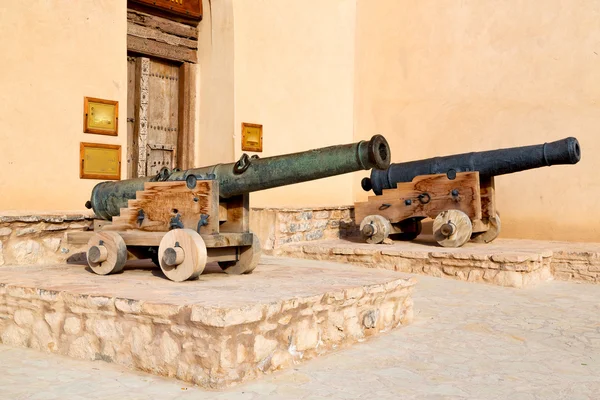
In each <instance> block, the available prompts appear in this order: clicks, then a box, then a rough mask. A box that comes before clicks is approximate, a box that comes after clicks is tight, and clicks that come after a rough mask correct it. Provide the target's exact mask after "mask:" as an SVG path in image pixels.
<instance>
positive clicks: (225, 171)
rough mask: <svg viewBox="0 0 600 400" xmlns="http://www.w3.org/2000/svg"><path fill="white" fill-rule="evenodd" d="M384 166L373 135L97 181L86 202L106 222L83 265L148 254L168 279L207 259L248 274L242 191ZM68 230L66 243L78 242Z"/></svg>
mask: <svg viewBox="0 0 600 400" xmlns="http://www.w3.org/2000/svg"><path fill="white" fill-rule="evenodd" d="M389 164H390V148H389V145H388V143H387V141H386V140H385V138H384V137H383V136H381V135H375V136H373V137H372V138H371V140H369V141H360V142H357V143H352V144H345V145H338V146H330V147H324V148H320V149H315V150H309V151H304V152H298V153H294V154H287V155H281V156H275V157H265V158H258V157H257V156H252V157H249V156H248V155H246V154H243V155H242V157H241V158H240V159H239V160H238V161H237V162H235V163H229V164H217V165H212V166H208V167H202V168H194V169H189V170H185V171H180V170H173V171H171V170H169V169H167V168H163V169H162V170H161V171H160V172H159V173H158V174H157V175H156V176H149V177H141V178H135V179H128V180H122V181H107V182H101V183H98V184H97V185H96V186H95V187H94V188H93V190H92V194H91V199H90V200H89V201H88V202H87V203H86V207H88V208H92V209H93V210H94V213H95V214H96V216H97V217H98V218H101V219H104V220H110V221H111V222H110V223H107V224H106V225H104V226H103V227H102V229H100V230H98V231H97V232H94V233H93V234H92V236H91V237H87V238H85V239H86V240H87V241H86V242H84V243H87V246H88V247H87V248H88V250H87V260H88V264H89V266H90V267H91V269H92V270H93V271H94V272H95V273H98V274H102V275H105V274H110V273H115V272H119V271H121V270H122V269H123V267H124V265H125V262H126V261H127V259H128V258H151V259H152V260H153V261H154V262H155V263H156V264H158V265H159V266H160V268H161V269H162V271H163V272H164V274H165V275H166V276H167V278H169V279H171V280H173V281H183V280H187V279H193V278H195V277H197V276H199V275H200V274H201V273H202V271H203V270H204V267H205V265H206V263H207V262H212V261H216V262H218V264H219V265H220V266H221V268H222V269H223V270H224V271H225V272H227V273H230V274H243V273H249V272H251V271H252V270H253V269H254V268H255V267H256V265H257V264H258V261H259V259H260V253H261V249H260V242H259V240H258V238H257V236H256V235H255V234H253V233H252V232H250V228H249V206H248V205H249V193H251V192H256V191H259V190H265V189H270V188H274V187H279V186H285V185H291V184H295V183H300V182H306V181H311V180H316V179H321V178H325V177H330V176H335V175H341V174H345V173H349V172H354V171H359V170H366V169H371V168H377V169H385V168H387V167H388V166H389ZM75 236H76V235H75ZM75 236H73V237H71V238H70V239H69V240H70V242H71V243H82V241H83V240H84V238H83V237H75Z"/></svg>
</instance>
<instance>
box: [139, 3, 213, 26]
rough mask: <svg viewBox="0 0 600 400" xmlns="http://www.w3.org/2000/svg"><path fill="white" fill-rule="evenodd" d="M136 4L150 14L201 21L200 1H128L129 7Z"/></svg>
mask: <svg viewBox="0 0 600 400" xmlns="http://www.w3.org/2000/svg"><path fill="white" fill-rule="evenodd" d="M136 3H137V4H139V5H141V6H143V7H146V8H147V9H148V10H152V11H151V12H160V13H161V14H164V15H169V16H171V15H172V16H175V17H180V18H184V19H186V20H193V21H199V20H201V19H202V0H128V6H129V7H133V6H134V5H135V4H136ZM155 10H156V11H155Z"/></svg>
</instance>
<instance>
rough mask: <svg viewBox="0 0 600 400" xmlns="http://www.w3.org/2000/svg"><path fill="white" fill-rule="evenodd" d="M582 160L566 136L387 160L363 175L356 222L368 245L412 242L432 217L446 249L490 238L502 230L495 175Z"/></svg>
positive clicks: (576, 146) (436, 235)
mask: <svg viewBox="0 0 600 400" xmlns="http://www.w3.org/2000/svg"><path fill="white" fill-rule="evenodd" d="M580 159H581V149H580V146H579V142H578V141H577V139H575V138H572V137H570V138H566V139H562V140H558V141H555V142H552V143H544V144H541V145H534V146H525V147H516V148H509V149H499V150H491V151H485V152H476V153H466V154H458V155H451V156H446V157H435V158H430V159H426V160H418V161H410V162H405V163H396V164H391V165H390V167H389V168H388V169H386V170H378V171H376V170H372V171H371V177H370V178H364V179H363V181H362V187H363V189H364V190H365V191H370V190H373V192H374V193H375V196H369V198H368V200H367V201H366V202H358V203H355V217H356V221H357V222H360V230H361V234H362V236H363V238H364V239H365V240H366V241H367V242H368V243H382V242H384V241H386V240H387V238H388V236H390V237H391V238H393V239H398V240H413V239H415V238H416V237H417V236H419V234H420V233H421V221H422V220H423V219H424V218H432V219H434V221H433V235H434V239H435V240H436V241H437V242H438V243H439V244H440V245H442V246H445V247H460V246H462V245H463V244H465V243H466V242H467V241H469V240H473V241H475V242H480V243H489V242H491V241H493V240H494V239H495V238H496V237H497V236H498V235H499V233H500V227H501V226H500V217H499V215H498V210H497V209H496V201H495V187H494V176H497V175H503V174H509V173H514V172H519V171H523V170H527V169H533V168H540V167H544V166H551V165H558V164H576V163H577V162H579V160H580Z"/></svg>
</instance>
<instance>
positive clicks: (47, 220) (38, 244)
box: [0, 211, 93, 266]
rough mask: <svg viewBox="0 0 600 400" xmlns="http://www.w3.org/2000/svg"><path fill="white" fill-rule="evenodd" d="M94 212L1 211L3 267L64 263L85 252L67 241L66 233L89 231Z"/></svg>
mask: <svg viewBox="0 0 600 400" xmlns="http://www.w3.org/2000/svg"><path fill="white" fill-rule="evenodd" d="M92 224H93V213H87V214H86V213H83V212H61V211H59V212H50V211H46V212H35V211H32V212H27V211H19V212H10V211H2V212H0V266H1V265H5V264H10V265H31V264H48V263H53V262H55V263H62V262H65V261H66V260H68V259H69V257H71V256H73V255H74V254H77V253H78V252H81V251H83V250H84V248H85V246H73V245H69V244H67V243H66V242H67V241H66V234H67V232H81V231H86V230H90V229H91V228H92Z"/></svg>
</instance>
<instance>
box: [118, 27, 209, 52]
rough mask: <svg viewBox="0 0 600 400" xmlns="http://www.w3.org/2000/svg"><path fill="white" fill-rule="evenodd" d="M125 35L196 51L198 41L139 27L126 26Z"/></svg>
mask: <svg viewBox="0 0 600 400" xmlns="http://www.w3.org/2000/svg"><path fill="white" fill-rule="evenodd" d="M127 34H128V35H132V36H137V37H139V38H145V39H152V40H156V41H157V42H161V43H165V44H168V45H171V46H176V47H178V46H181V47H187V48H189V49H193V50H198V40H196V39H185V38H182V37H179V36H175V35H171V34H170V33H164V32H161V31H159V30H158V29H154V28H147V27H145V26H141V25H136V24H127Z"/></svg>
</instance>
